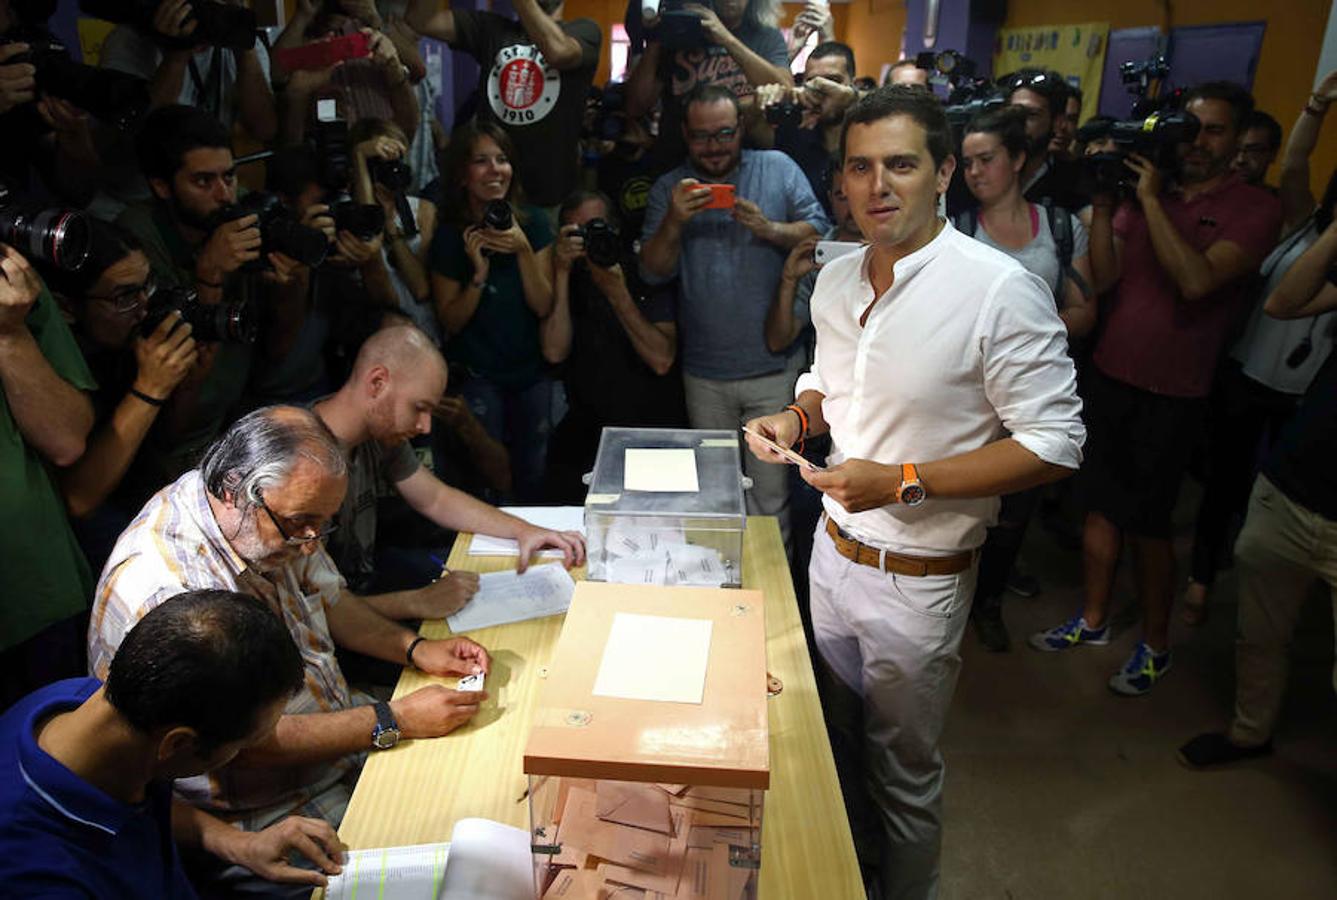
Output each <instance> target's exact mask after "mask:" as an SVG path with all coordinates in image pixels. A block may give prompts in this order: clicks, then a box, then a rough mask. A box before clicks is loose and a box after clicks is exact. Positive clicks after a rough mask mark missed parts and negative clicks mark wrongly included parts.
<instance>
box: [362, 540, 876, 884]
mask: <svg viewBox="0 0 1337 900" xmlns="http://www.w3.org/2000/svg"><path fill="white" fill-rule="evenodd" d="M469 540H470V537H469V536H468V535H461V536H460V538H459V540H457V541H456V542H455V547H454V549H453V551H452V552H451V554H450V559H449V561H448V563H447V564H448V565H449V567H450V568H452V569H462V570H470V571H475V572H493V571H500V570H504V569H509V568H512V567H513V566H514V565H515V562H514V559H513V558H511V559H508V558H504V557H483V556H469V555H468V552H467V551H468V546H469ZM572 574H573V575H574V576H575V577H576V578H577V579H580V578H583V577H584V570H576V571H575V572H573V573H572ZM743 586H744V587H747V588H755V589H758V590H761V591H763V592H764V593H765V595H766V655H767V662H768V669H769V670H770V672H771V674H772V675H775V676H776V677H777V678H779V679H780V680H781V681H782V682H784V690H783V691H782V692H781V693H780V694H779V695H778V696H775V697H772V698H771V699H770V732H771V788H770V791H769V792H768V793H767V794H766V808H765V813H764V817H763V820H762V841H761V849H762V864H761V886H760V892H759V896H760V897H761V900H818V898H820V900H846V898H848V900H863V897H864V891H863V887H862V885H861V882H860V879H859V867H858V863H857V862H856V860H855V856H854V844H853V841H852V840H851V838H850V829H849V823H848V822H847V821H846V818H845V809H844V805H843V803H842V801H841V796H840V785H839V783H838V782H837V780H836V769H835V764H834V762H833V761H832V758H831V747H830V744H829V743H828V742H827V737H826V729H825V727H824V725H823V723H822V711H821V708H820V706H819V705H818V701H817V686H816V683H815V681H814V679H813V671H812V664H811V661H810V660H809V658H808V650H807V645H806V643H805V642H804V638H803V627H802V625H801V624H800V622H799V616H798V604H797V602H796V601H795V599H794V586H793V583H792V582H791V581H790V577H789V567H788V565H787V564H786V562H785V555H784V549H783V545H782V544H781V542H780V530H779V528H778V527H777V524H776V520H775V519H774V518H770V517H760V516H753V517H749V518H748V521H747V531H746V533H745V534H744V551H743ZM561 627H562V617H561V616H553V617H550V618H547V619H536V620H532V621H529V622H519V623H516V624H514V625H502V626H498V627H496V628H488V629H484V630H481V631H477V632H472V633H471V634H470V637H472V638H474V639H475V640H477V641H478V642H479V643H481V644H483V646H485V647H487V648H488V651H489V652H490V653H491V654H492V674H491V675H489V676H488V679H487V690H488V692H489V694H490V695H491V699H490V700H489V701H488V702H487V703H486V704H485V705H484V706H483V708H482V709H481V710H480V711H479V713H478V715H477V716H476V717H475V719H474V721H473V722H471V723H470V724H469V725H467V726H466V727H464V728H461V729H460V730H458V731H456V732H454V733H453V734H450V735H447V736H446V737H443V738H437V739H435V740H419V741H406V742H404V743H403V744H401V745H400V746H398V747H396V748H395V749H393V750H389V751H386V752H384V753H373V754H372V755H371V757H370V758H369V759H368V760H367V765H366V768H365V769H364V770H363V772H362V777H361V779H360V780H359V781H358V784H357V789H356V790H355V791H354V792H353V798H352V801H351V802H350V803H349V805H348V814H347V815H346V816H345V817H344V821H343V827H342V828H340V829H339V835H340V837H341V838H342V839H343V840H344V842H345V843H346V844H348V846H349V847H350V848H352V849H355V850H359V849H367V848H373V847H390V846H395V845H400V844H424V843H430V842H434V841H446V840H450V832H451V829H452V828H453V827H454V825H455V822H456V821H458V820H459V819H463V818H468V817H471V816H478V817H482V818H486V819H492V820H494V821H497V822H504V823H506V824H508V825H516V826H519V827H521V828H528V827H529V821H528V818H529V813H528V806H527V804H525V803H523V802H519V798H520V797H521V795H522V794H523V793H524V791H525V787H526V779H525V775H524V771H523V768H522V765H521V759H522V756H523V753H524V747H525V742H526V740H527V739H528V737H529V722H530V720H531V715H532V713H533V710H534V707H535V705H536V702H537V699H538V684H539V679H538V676H537V671H538V669H539V668H540V667H541V666H543V665H546V664H547V662H548V661H549V658H550V656H551V655H552V651H553V648H554V647H555V646H556V643H557V635H558V632H559V631H560V630H561ZM422 633H423V634H424V635H426V636H427V637H430V638H440V637H447V636H449V634H450V629H449V628H448V627H447V625H446V623H445V622H444V621H435V622H425V623H423V627H422ZM434 680H437V679H434V678H433V677H432V676H429V675H424V674H423V673H422V672H418V671H416V670H411V669H406V670H405V671H404V674H403V675H402V676H401V677H400V679H399V684H398V686H397V687H396V688H395V696H396V697H401V696H403V695H405V694H407V693H409V692H411V691H413V690H415V689H417V688H419V687H422V686H423V685H425V684H428V683H430V682H432V681H434ZM444 683H446V684H453V679H451V680H448V681H445V682H444Z"/></svg>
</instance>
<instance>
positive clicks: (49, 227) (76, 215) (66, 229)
mask: <svg viewBox="0 0 1337 900" xmlns="http://www.w3.org/2000/svg"><path fill="white" fill-rule="evenodd" d="M0 241H4V242H5V243H6V244H9V245H10V246H11V247H13V248H14V249H15V250H17V251H19V252H20V253H22V254H23V255H24V256H26V257H27V258H28V259H30V260H33V261H35V262H41V263H46V264H47V265H50V266H54V267H55V268H57V269H62V270H64V271H66V272H77V271H79V270H80V269H82V268H83V265H84V263H85V262H87V261H88V253H89V250H90V248H91V246H92V242H93V237H92V232H91V231H90V230H89V227H88V214H87V213H84V212H82V211H81V210H77V209H62V208H60V207H45V206H43V205H42V204H40V203H24V202H22V201H20V200H18V199H17V198H16V197H15V196H14V195H13V194H11V193H10V191H9V188H7V187H5V186H4V185H3V184H0Z"/></svg>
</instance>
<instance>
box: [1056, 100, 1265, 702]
mask: <svg viewBox="0 0 1337 900" xmlns="http://www.w3.org/2000/svg"><path fill="white" fill-rule="evenodd" d="M1252 108H1253V98H1252V97H1250V96H1249V94H1248V92H1247V91H1245V90H1244V89H1243V88H1241V87H1239V86H1238V85H1235V84H1230V83H1227V82H1209V83H1206V84H1202V85H1199V86H1197V87H1195V88H1193V89H1192V90H1190V91H1189V92H1188V93H1187V95H1186V99H1185V103H1184V110H1185V112H1186V113H1187V114H1189V115H1191V116H1193V117H1195V119H1196V125H1197V132H1196V137H1194V138H1193V140H1192V141H1191V142H1190V143H1180V144H1178V145H1177V147H1175V152H1174V155H1175V158H1176V159H1177V161H1178V162H1177V166H1176V169H1175V171H1173V172H1162V171H1161V170H1159V169H1157V168H1156V166H1154V165H1153V164H1152V163H1151V161H1150V160H1148V159H1147V158H1146V157H1145V156H1143V155H1141V154H1138V153H1130V154H1129V155H1128V157H1127V160H1126V162H1125V165H1126V167H1127V168H1128V169H1129V171H1131V172H1132V173H1134V174H1135V175H1136V176H1137V186H1136V189H1135V194H1134V197H1133V198H1131V199H1128V200H1125V201H1124V202H1123V203H1122V204H1120V205H1119V208H1118V211H1117V213H1116V211H1115V198H1114V197H1113V196H1111V195H1100V196H1097V197H1096V198H1095V199H1094V203H1093V205H1094V211H1093V216H1092V224H1091V238H1090V245H1091V268H1092V273H1093V275H1094V278H1095V287H1096V289H1097V290H1098V291H1103V290H1105V289H1108V288H1112V295H1111V303H1110V313H1109V316H1108V318H1107V319H1106V321H1105V324H1104V328H1103V330H1102V332H1101V335H1100V337H1099V339H1098V340H1097V342H1096V346H1095V351H1094V353H1093V354H1092V366H1091V370H1090V372H1089V375H1088V377H1087V379H1086V382H1085V386H1086V395H1087V427H1088V428H1089V429H1090V435H1091V437H1090V441H1089V443H1088V445H1087V462H1086V465H1085V466H1084V467H1083V469H1082V476H1083V478H1084V479H1085V482H1086V492H1087V502H1088V512H1087V517H1086V523H1085V528H1084V533H1083V545H1084V547H1083V552H1084V559H1085V570H1086V571H1085V582H1086V597H1085V605H1084V608H1083V609H1082V611H1081V612H1080V613H1079V614H1078V615H1076V616H1074V617H1073V618H1072V619H1070V620H1069V621H1067V622H1065V623H1063V624H1061V625H1058V626H1057V627H1055V628H1053V629H1050V630H1049V631H1044V632H1040V633H1038V634H1035V635H1033V636H1032V637H1031V641H1030V643H1031V646H1033V647H1034V648H1036V649H1038V650H1047V651H1057V650H1066V649H1068V648H1070V647H1075V646H1077V645H1079V644H1105V643H1108V641H1109V629H1110V625H1109V612H1110V602H1111V597H1112V593H1113V586H1114V576H1115V572H1116V569H1117V565H1118V560H1119V556H1120V551H1121V549H1122V546H1123V544H1124V542H1125V539H1126V540H1127V543H1128V544H1130V545H1131V546H1132V548H1133V552H1134V555H1135V556H1136V560H1137V564H1138V571H1139V578H1138V593H1139V598H1140V600H1141V604H1142V610H1143V639H1142V640H1141V641H1140V642H1138V644H1137V645H1136V647H1135V648H1134V650H1133V653H1132V655H1131V656H1130V657H1129V659H1128V662H1127V663H1126V664H1125V665H1124V666H1123V667H1122V668H1121V669H1120V670H1119V671H1118V672H1116V673H1115V674H1114V675H1113V676H1112V677H1111V678H1110V680H1109V686H1110V689H1111V690H1113V691H1115V692H1117V693H1120V694H1125V695H1138V694H1145V693H1147V692H1148V691H1150V690H1151V689H1152V687H1153V686H1154V685H1155V683H1156V682H1157V681H1159V680H1160V678H1161V677H1162V676H1163V675H1164V674H1165V672H1166V671H1167V670H1168V669H1169V667H1170V663H1171V655H1170V645H1169V619H1170V606H1171V602H1172V596H1173V591H1174V550H1173V547H1172V545H1171V543H1170V534H1171V513H1172V511H1173V510H1174V506H1175V501H1176V499H1177V497H1178V494H1179V485H1180V482H1181V481H1182V480H1183V475H1184V472H1185V470H1186V468H1187V466H1188V463H1189V457H1190V455H1191V451H1192V448H1193V447H1194V445H1195V444H1196V442H1197V440H1198V438H1199V432H1200V429H1201V426H1202V422H1203V416H1204V414H1205V411H1206V404H1207V396H1208V393H1209V391H1210V389H1211V385H1212V378H1213V375H1214V374H1215V372H1216V368H1217V364H1218V362H1219V360H1220V357H1221V351H1222V350H1223V345H1224V342H1225V340H1226V337H1227V335H1228V334H1229V332H1230V330H1231V328H1232V327H1233V326H1234V324H1235V323H1236V321H1237V318H1238V316H1239V314H1240V312H1241V311H1242V310H1241V309H1240V303H1241V301H1242V300H1243V299H1244V296H1245V291H1246V290H1247V288H1248V283H1249V277H1250V276H1251V274H1252V273H1253V272H1254V271H1256V270H1257V268H1258V264H1259V262H1260V261H1261V260H1262V259H1263V257H1264V256H1265V255H1267V253H1268V251H1270V250H1271V249H1272V246H1273V244H1274V242H1275V241H1276V238H1277V232H1278V229H1279V227H1280V225H1281V209H1280V204H1279V203H1278V202H1277V200H1276V198H1274V197H1273V196H1272V195H1271V194H1270V193H1268V192H1267V191H1265V190H1263V189H1261V188H1255V187H1252V186H1251V185H1248V184H1245V183H1244V182H1243V181H1242V180H1241V179H1240V178H1239V177H1238V176H1235V175H1232V174H1231V172H1230V163H1231V160H1233V159H1234V157H1235V152H1236V149H1237V145H1238V142H1239V136H1240V133H1241V130H1242V127H1243V124H1244V121H1245V119H1246V117H1247V116H1248V114H1249V111H1250V110H1251V109H1252Z"/></svg>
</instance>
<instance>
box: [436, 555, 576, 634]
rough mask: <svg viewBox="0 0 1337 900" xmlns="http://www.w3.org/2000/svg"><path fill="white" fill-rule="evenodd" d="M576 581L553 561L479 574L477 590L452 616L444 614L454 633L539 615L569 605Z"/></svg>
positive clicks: (555, 611)
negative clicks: (521, 570)
mask: <svg viewBox="0 0 1337 900" xmlns="http://www.w3.org/2000/svg"><path fill="white" fill-rule="evenodd" d="M575 590H576V583H575V581H573V580H572V578H571V575H570V573H569V572H567V571H566V569H563V568H562V567H561V566H559V565H556V564H555V563H548V564H546V565H542V566H531V567H530V568H529V570H528V571H527V572H525V574H523V575H519V574H517V573H516V572H515V571H514V570H512V571H509V572H488V573H486V574H483V575H479V576H478V593H476V594H474V595H473V598H472V599H470V600H469V602H468V603H466V604H465V605H464V608H463V609H461V610H460V611H459V612H457V613H455V614H454V615H453V616H449V617H447V619H446V621H447V622H449V623H450V630H451V631H452V632H454V633H455V634H462V633H464V632H466V631H476V630H477V629H479V628H491V627H492V626H494V625H507V624H509V623H511V622H524V621H526V620H528V619H542V618H544V617H545V616H555V615H560V614H562V613H565V612H566V611H567V610H568V609H570V608H571V595H572V594H573V593H575Z"/></svg>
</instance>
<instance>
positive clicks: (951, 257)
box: [748, 85, 1085, 898]
mask: <svg viewBox="0 0 1337 900" xmlns="http://www.w3.org/2000/svg"><path fill="white" fill-rule="evenodd" d="M950 134H951V133H950V130H949V128H948V125H947V120H946V117H945V115H944V114H943V112H942V107H941V106H940V105H939V103H938V102H937V100H935V99H934V98H933V97H932V96H931V95H930V94H928V93H927V92H925V91H923V90H921V89H919V88H913V87H906V86H900V85H897V86H893V87H885V88H879V89H877V90H875V91H874V92H872V93H871V94H869V95H868V96H867V97H864V98H862V99H861V100H859V102H858V103H856V104H855V105H854V106H853V107H852V108H851V110H850V113H849V116H848V117H847V118H846V120H845V135H844V138H843V140H842V145H843V148H844V151H843V158H844V174H843V180H842V188H843V189H844V192H845V195H846V197H847V198H848V199H849V204H850V210H851V212H852V214H853V216H854V219H855V221H856V222H857V223H858V224H859V228H860V230H861V231H862V232H863V234H864V236H865V237H866V238H867V239H868V241H869V244H870V246H869V247H868V248H867V249H865V250H863V251H862V252H858V253H850V254H847V255H845V256H842V257H840V258H838V259H836V260H834V261H832V262H829V263H827V264H826V265H825V266H824V267H823V268H822V271H821V274H819V275H818V276H817V284H816V286H815V288H814V290H813V295H812V320H813V325H814V327H815V329H816V332H817V351H816V359H815V362H814V363H813V366H812V368H811V369H809V370H808V371H807V372H806V373H804V374H803V375H802V376H801V377H800V378H799V381H798V385H797V386H796V389H795V390H796V393H797V395H798V396H797V400H796V402H795V403H793V404H791V405H790V406H788V407H786V408H785V409H783V410H781V411H777V412H776V413H774V414H772V415H768V416H763V417H761V418H758V419H754V420H752V422H750V423H749V424H750V426H751V428H752V429H754V430H757V431H759V432H761V433H762V434H764V435H767V436H769V437H770V438H772V439H774V440H775V441H777V442H778V443H780V444H782V445H784V446H788V447H793V448H795V449H798V450H800V451H801V449H802V447H803V445H804V443H805V442H806V441H807V440H808V439H809V438H810V437H812V436H814V435H820V434H823V433H826V432H828V431H829V432H830V435H831V443H832V450H831V454H830V456H829V457H828V458H827V460H826V462H827V466H826V468H824V469H821V470H809V469H807V468H804V469H802V470H801V472H800V474H801V475H802V476H803V479H804V481H806V482H807V483H808V484H810V485H812V486H813V487H815V488H817V489H818V490H820V491H821V492H822V493H823V494H824V495H825V497H824V498H823V507H824V510H825V515H824V516H823V520H822V521H820V522H819V524H818V526H817V529H816V533H815V536H814V545H813V551H812V563H811V565H810V567H809V581H810V596H811V607H812V621H813V629H814V633H815V639H816V644H817V650H818V658H819V660H820V662H821V666H820V669H821V670H822V675H823V682H822V686H823V706H824V709H825V712H826V716H827V722H828V723H829V729H830V732H831V739H832V747H833V750H834V752H835V753H836V754H837V770H838V771H839V772H840V776H841V782H842V789H843V793H844V795H845V800H846V807H847V809H848V810H849V813H850V820H851V826H852V829H853V831H854V835H855V840H856V849H857V850H858V851H859V853H860V858H861V860H862V861H863V863H864V864H865V866H866V876H867V877H868V878H869V879H870V880H871V879H872V878H874V877H876V878H877V880H878V882H879V884H880V888H881V891H882V897H884V898H928V897H932V896H935V895H936V892H937V884H938V856H939V849H940V844H941V821H940V820H941V810H942V787H943V761H942V755H941V753H940V752H939V749H938V739H939V736H940V735H941V733H942V728H943V723H944V721H945V720H946V716H947V709H948V705H949V704H950V702H951V697H952V692H953V690H954V689H955V686H956V678H957V673H958V671H959V670H960V665H961V657H960V654H959V653H958V648H959V646H960V643H961V635H962V633H963V631H964V629H965V624H966V616H967V613H968V612H969V607H970V600H971V596H972V594H973V592H974V588H975V579H976V569H977V560H978V553H977V552H976V551H977V550H978V549H979V547H980V545H981V544H983V542H984V537H985V532H986V529H987V528H988V526H989V525H990V524H992V522H993V521H994V519H995V517H996V515H997V513H998V497H999V496H1000V495H1002V494H1007V493H1012V492H1015V491H1019V490H1024V489H1026V488H1028V487H1032V486H1034V485H1037V484H1043V483H1045V482H1048V481H1055V480H1057V479H1060V478H1064V477H1066V476H1067V475H1069V474H1071V472H1072V471H1073V470H1075V469H1076V468H1077V467H1078V465H1079V464H1080V463H1081V447H1082V443H1083V440H1084V438H1085V431H1084V429H1083V427H1082V422H1081V417H1080V412H1081V402H1080V401H1079V400H1078V398H1077V392H1076V376H1075V372H1074V368H1073V364H1072V360H1071V358H1070V357H1069V356H1068V353H1067V342H1066V340H1065V337H1064V328H1063V323H1062V321H1061V320H1060V319H1059V317H1058V313H1057V312H1056V311H1055V309H1054V300H1053V298H1052V296H1051V295H1050V293H1049V290H1048V289H1047V288H1046V286H1045V284H1044V282H1043V281H1041V280H1040V279H1039V278H1037V277H1036V276H1034V275H1032V274H1031V273H1030V272H1027V271H1026V270H1025V269H1024V268H1023V267H1022V266H1021V265H1020V264H1019V263H1017V262H1016V261H1015V260H1013V259H1011V258H1009V257H1007V256H1005V255H1004V254H1002V253H1000V252H998V251H997V250H994V249H992V248H990V247H986V246H984V245H983V244H981V243H979V242H978V241H975V240H972V239H970V238H968V237H966V236H965V235H963V234H961V233H960V232H958V231H956V230H955V229H954V228H952V226H951V224H950V223H948V222H945V221H943V220H941V219H939V218H938V215H937V209H938V197H939V195H940V194H941V193H942V192H943V191H945V190H946V189H947V184H948V182H949V181H950V179H951V176H952V170H953V168H954V166H955V159H954V158H953V157H952V153H951V136H950ZM1009 433H1010V436H1007V437H1005V436H1004V435H1005V434H1009ZM748 443H749V445H750V447H751V449H752V452H753V453H754V454H756V455H757V457H758V458H760V459H762V460H765V461H769V462H779V461H780V460H781V459H782V457H780V456H779V455H778V454H776V453H774V452H773V451H770V450H767V449H766V448H765V447H764V445H762V444H761V443H760V442H759V441H757V440H756V439H755V438H753V437H751V436H749V437H748ZM878 869H880V871H876V870H878Z"/></svg>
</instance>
